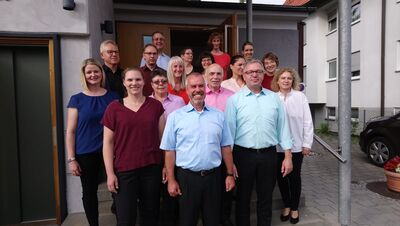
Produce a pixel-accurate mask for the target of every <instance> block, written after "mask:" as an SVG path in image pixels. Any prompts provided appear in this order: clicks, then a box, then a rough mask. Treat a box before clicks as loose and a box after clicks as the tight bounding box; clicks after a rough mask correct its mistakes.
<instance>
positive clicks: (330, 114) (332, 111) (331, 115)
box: [326, 107, 336, 120]
mask: <svg viewBox="0 0 400 226" xmlns="http://www.w3.org/2000/svg"><path fill="white" fill-rule="evenodd" d="M326 118H327V119H333V120H335V119H336V108H335V107H326Z"/></svg>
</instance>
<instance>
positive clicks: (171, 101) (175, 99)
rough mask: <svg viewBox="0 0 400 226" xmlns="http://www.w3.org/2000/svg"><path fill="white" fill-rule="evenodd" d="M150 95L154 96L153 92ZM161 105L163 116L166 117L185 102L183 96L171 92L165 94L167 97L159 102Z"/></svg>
mask: <svg viewBox="0 0 400 226" xmlns="http://www.w3.org/2000/svg"><path fill="white" fill-rule="evenodd" d="M150 97H152V98H154V93H153V94H151V95H150ZM161 103H162V105H163V107H164V110H165V111H164V115H165V117H168V115H169V114H170V113H171V112H173V111H175V110H177V109H179V108H181V107H183V106H185V102H184V101H183V98H182V97H180V96H177V95H173V94H167V97H166V98H165V99H164V101H162V102H161Z"/></svg>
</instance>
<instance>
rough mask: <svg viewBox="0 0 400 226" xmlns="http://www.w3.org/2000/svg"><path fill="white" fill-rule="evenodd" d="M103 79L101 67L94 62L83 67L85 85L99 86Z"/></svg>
mask: <svg viewBox="0 0 400 226" xmlns="http://www.w3.org/2000/svg"><path fill="white" fill-rule="evenodd" d="M102 79H103V72H102V70H101V68H99V67H98V66H97V65H94V64H88V65H86V67H85V81H86V85H87V87H91V86H100V85H101V81H102Z"/></svg>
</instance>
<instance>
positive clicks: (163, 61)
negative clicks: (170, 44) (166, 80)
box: [140, 31, 170, 70]
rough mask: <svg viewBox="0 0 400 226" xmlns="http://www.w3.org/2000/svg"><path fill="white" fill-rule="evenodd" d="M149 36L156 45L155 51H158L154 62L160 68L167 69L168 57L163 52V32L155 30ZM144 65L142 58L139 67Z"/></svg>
mask: <svg viewBox="0 0 400 226" xmlns="http://www.w3.org/2000/svg"><path fill="white" fill-rule="evenodd" d="M151 37H152V43H153V45H155V46H156V47H157V52H158V58H157V62H156V64H157V66H159V67H160V68H162V69H164V70H167V68H168V62H169V60H170V57H169V56H168V55H167V54H165V53H164V44H165V37H164V34H163V33H162V32H161V31H155V32H154V33H153V34H152V35H151ZM144 65H145V61H144V59H143V58H142V60H141V61H140V67H143V66H144Z"/></svg>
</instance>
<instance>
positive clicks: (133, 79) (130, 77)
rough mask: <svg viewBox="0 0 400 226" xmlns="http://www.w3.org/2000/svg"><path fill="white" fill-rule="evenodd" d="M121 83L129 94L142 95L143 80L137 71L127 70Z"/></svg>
mask: <svg viewBox="0 0 400 226" xmlns="http://www.w3.org/2000/svg"><path fill="white" fill-rule="evenodd" d="M123 84H124V86H125V88H126V91H127V93H128V96H129V95H143V86H144V80H143V76H142V75H141V74H140V72H139V71H128V72H126V74H125V78H124V81H123Z"/></svg>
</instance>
